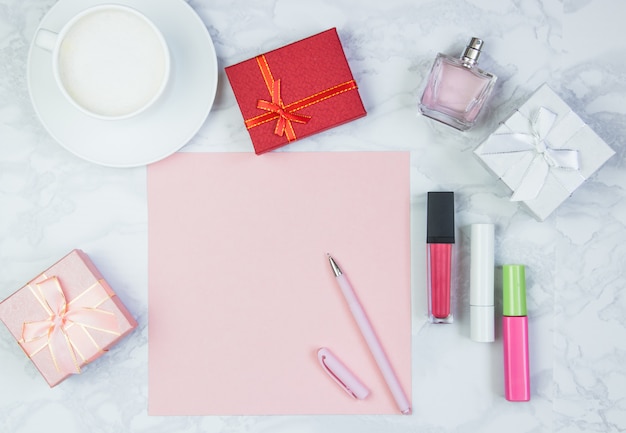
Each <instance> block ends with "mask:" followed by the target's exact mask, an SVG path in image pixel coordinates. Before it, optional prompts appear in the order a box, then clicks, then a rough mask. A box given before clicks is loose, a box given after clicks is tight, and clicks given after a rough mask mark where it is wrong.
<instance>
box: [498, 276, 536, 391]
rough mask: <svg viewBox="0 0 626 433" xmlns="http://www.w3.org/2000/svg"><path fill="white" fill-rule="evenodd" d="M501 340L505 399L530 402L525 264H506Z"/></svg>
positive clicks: (503, 285)
mask: <svg viewBox="0 0 626 433" xmlns="http://www.w3.org/2000/svg"><path fill="white" fill-rule="evenodd" d="M502 277H503V280H504V281H503V284H502V287H503V296H502V306H503V316H502V339H503V346H504V396H505V398H506V399H507V400H509V401H528V400H530V373H529V363H528V317H527V316H526V276H525V270H524V266H523V265H504V266H503V267H502Z"/></svg>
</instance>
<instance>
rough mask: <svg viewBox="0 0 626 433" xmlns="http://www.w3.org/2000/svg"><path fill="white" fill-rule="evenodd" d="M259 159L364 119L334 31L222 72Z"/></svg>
mask: <svg viewBox="0 0 626 433" xmlns="http://www.w3.org/2000/svg"><path fill="white" fill-rule="evenodd" d="M226 75H227V76H228V80H229V81H230V85H231V86H232V88H233V91H234V93H235V98H236V99H237V103H238V104H239V108H240V110H241V114H242V115H243V118H244V121H245V125H246V128H247V129H248V132H249V133H250V138H251V139H252V144H253V145H254V151H255V152H256V153H257V155H259V154H261V153H264V152H268V151H270V150H273V149H276V148H277V147H280V146H284V145H285V144H287V143H290V142H292V141H294V140H297V139H300V138H303V137H306V136H309V135H312V134H315V133H318V132H321V131H323V130H325V129H328V128H332V127H334V126H338V125H340V124H342V123H345V122H348V121H350V120H354V119H357V118H359V117H362V116H365V114H366V112H365V108H364V107H363V102H362V101H361V97H360V96H359V92H358V89H357V84H356V82H355V81H354V77H353V76H352V72H351V71H350V66H349V65H348V61H347V60H346V57H345V54H344V52H343V48H342V47H341V42H340V41H339V36H338V35H337V30H336V29H334V28H332V29H330V30H326V31H324V32H322V33H319V34H317V35H313V36H310V37H308V38H306V39H302V40H300V41H298V42H294V43H292V44H289V45H286V46H284V47H282V48H278V49H276V50H273V51H269V52H267V53H265V54H261V55H259V56H257V57H255V58H252V59H249V60H246V61H243V62H241V63H238V64H236V65H232V66H229V67H227V68H226Z"/></svg>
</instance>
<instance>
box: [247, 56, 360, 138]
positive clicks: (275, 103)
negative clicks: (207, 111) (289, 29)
mask: <svg viewBox="0 0 626 433" xmlns="http://www.w3.org/2000/svg"><path fill="white" fill-rule="evenodd" d="M256 61H257V64H258V65H259V69H260V71H261V75H262V76H263V80H264V81H265V85H266V87H267V90H268V92H269V94H270V95H271V97H272V100H271V101H266V100H263V99H259V100H258V101H257V108H259V109H261V110H265V111H267V112H266V113H264V114H260V115H258V116H256V117H253V118H251V119H248V120H246V121H245V123H246V128H248V129H251V128H254V127H256V126H259V125H262V124H263V123H266V122H271V121H273V120H277V122H276V128H274V134H276V135H279V136H281V137H282V136H283V135H285V136H286V137H287V141H289V142H291V141H294V140H296V138H297V137H296V133H295V131H294V129H293V124H292V122H296V123H307V122H308V121H309V120H311V116H305V115H300V114H296V113H295V112H296V111H299V110H302V109H303V108H306V107H308V106H310V105H313V104H317V103H318V102H322V101H324V100H326V99H328V98H332V97H333V96H337V95H339V94H341V93H343V92H347V91H350V90H355V89H357V85H356V82H355V81H354V80H349V81H346V82H344V83H341V84H338V85H336V86H333V87H330V88H328V89H326V90H322V91H321V92H318V93H315V94H313V95H311V96H307V97H306V98H303V99H300V100H299V101H296V102H292V103H290V104H287V105H285V104H284V103H283V101H282V96H281V93H280V86H281V80H280V79H278V80H275V79H274V77H273V75H272V72H271V70H270V67H269V64H268V63H267V59H266V58H265V55H263V54H262V55H260V56H257V57H256Z"/></svg>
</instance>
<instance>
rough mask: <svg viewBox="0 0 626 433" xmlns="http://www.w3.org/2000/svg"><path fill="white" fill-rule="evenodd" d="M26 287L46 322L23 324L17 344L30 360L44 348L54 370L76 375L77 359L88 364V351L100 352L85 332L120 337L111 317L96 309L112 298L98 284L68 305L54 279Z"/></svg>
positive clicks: (77, 371)
mask: <svg viewBox="0 0 626 433" xmlns="http://www.w3.org/2000/svg"><path fill="white" fill-rule="evenodd" d="M28 287H29V288H30V290H31V293H32V294H33V296H35V298H36V299H37V301H39V303H40V305H41V306H42V307H43V309H44V310H45V311H46V313H47V314H48V318H47V319H44V320H39V321H35V322H25V323H24V324H23V327H22V338H21V339H20V341H19V343H20V345H21V346H22V348H23V349H24V351H25V352H26V354H27V355H28V356H29V357H30V358H32V357H33V356H35V355H36V354H37V353H39V352H40V351H41V350H43V349H45V348H46V347H47V348H48V350H49V351H50V355H51V356H52V361H53V362H54V365H55V367H56V369H57V371H59V372H61V373H63V374H76V373H80V364H81V363H80V362H79V361H78V357H80V358H82V360H83V361H88V358H89V356H88V352H89V351H93V349H94V348H95V349H97V350H102V349H101V348H100V347H99V346H98V344H97V343H96V341H95V340H94V339H93V337H92V336H91V334H90V333H89V329H95V330H98V331H102V332H108V333H111V334H115V335H120V333H119V332H118V330H119V325H118V323H117V319H116V317H115V314H114V313H112V312H110V311H105V310H101V309H98V308H97V307H98V306H100V305H101V304H102V303H104V302H105V301H106V300H108V299H110V298H111V296H112V295H111V294H109V293H108V292H107V291H106V290H105V288H104V287H103V286H102V285H101V283H100V282H97V283H96V284H94V285H93V286H91V287H89V288H88V289H87V290H85V291H84V292H83V293H82V294H80V295H79V296H78V297H76V298H74V299H73V300H72V301H71V302H69V303H68V302H67V300H66V297H65V293H64V292H63V288H62V287H61V284H60V282H59V279H58V278H57V277H51V278H47V279H45V280H43V281H40V282H38V283H36V284H35V287H33V286H31V285H29V286H28Z"/></svg>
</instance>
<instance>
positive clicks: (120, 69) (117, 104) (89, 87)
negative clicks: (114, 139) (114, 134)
mask: <svg viewBox="0 0 626 433" xmlns="http://www.w3.org/2000/svg"><path fill="white" fill-rule="evenodd" d="M35 43H36V45H37V46H39V47H41V48H44V49H47V50H49V51H51V52H52V65H53V72H54V76H55V80H56V82H57V85H58V86H59V88H60V89H61V91H62V93H63V94H64V95H65V96H66V98H67V99H68V100H69V101H70V102H71V103H72V104H74V105H75V106H76V107H77V108H78V109H80V110H81V111H83V112H85V113H87V114H89V115H91V116H94V117H97V118H101V119H126V118H129V117H132V116H135V115H137V114H139V113H141V112H143V111H144V110H146V109H147V108H148V107H150V106H151V105H152V104H153V103H154V102H155V101H156V100H157V99H159V97H160V96H161V94H162V93H163V91H164V90H165V88H166V86H167V81H168V79H169V74H170V56H169V50H168V47H167V43H166V42H165V39H164V38H163V35H162V34H161V32H160V31H159V30H158V29H157V27H156V26H155V25H154V23H152V22H151V21H150V20H149V19H148V18H147V17H146V16H144V15H143V14H141V13H140V12H138V11H137V10H135V9H132V8H130V7H126V6H121V5H100V6H95V7H92V8H89V9H86V10H84V11H83V12H80V13H79V14H78V15H76V16H74V17H73V18H72V19H71V20H70V21H69V22H68V23H67V24H65V25H64V26H63V28H62V29H61V31H60V32H59V33H55V32H52V31H50V30H47V29H40V30H39V32H38V34H37V36H36V39H35Z"/></svg>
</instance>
